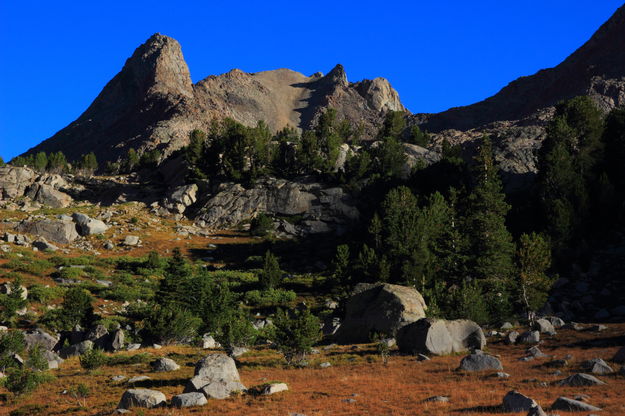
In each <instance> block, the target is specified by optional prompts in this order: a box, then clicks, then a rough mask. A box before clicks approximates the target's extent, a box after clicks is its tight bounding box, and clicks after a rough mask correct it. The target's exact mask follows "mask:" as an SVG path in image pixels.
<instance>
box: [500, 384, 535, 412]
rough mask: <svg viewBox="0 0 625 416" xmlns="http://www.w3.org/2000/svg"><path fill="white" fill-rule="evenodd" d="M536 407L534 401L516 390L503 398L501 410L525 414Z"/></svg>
mask: <svg viewBox="0 0 625 416" xmlns="http://www.w3.org/2000/svg"><path fill="white" fill-rule="evenodd" d="M537 405H538V404H537V403H536V401H534V400H532V399H530V398H529V397H527V396H525V395H524V394H521V393H519V392H518V391H516V390H512V391H509V392H508V393H507V394H506V395H505V396H504V398H503V408H504V410H505V411H506V412H514V413H517V412H527V411H529V410H530V409H531V408H532V407H534V406H537Z"/></svg>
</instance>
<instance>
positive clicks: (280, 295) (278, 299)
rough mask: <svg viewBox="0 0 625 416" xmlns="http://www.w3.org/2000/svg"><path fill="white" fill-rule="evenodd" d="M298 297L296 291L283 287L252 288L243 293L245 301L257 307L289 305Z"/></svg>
mask: <svg viewBox="0 0 625 416" xmlns="http://www.w3.org/2000/svg"><path fill="white" fill-rule="evenodd" d="M296 298H297V295H296V294H295V292H293V291H292V290H283V289H269V290H250V291H249V292H246V293H245V294H244V295H243V301H244V302H245V304H246V305H250V306H253V307H257V308H265V307H270V306H287V305H288V304H290V303H292V302H293V301H294V300H295V299H296Z"/></svg>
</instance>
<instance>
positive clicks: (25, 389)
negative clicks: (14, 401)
mask: <svg viewBox="0 0 625 416" xmlns="http://www.w3.org/2000/svg"><path fill="white" fill-rule="evenodd" d="M53 379H54V377H52V376H51V375H50V374H48V373H46V372H39V371H33V370H31V369H30V368H11V369H9V370H8V371H7V378H6V380H5V381H4V387H5V388H6V389H7V390H8V391H10V392H11V393H13V394H15V395H16V396H21V395H23V394H26V393H30V392H31V391H33V390H35V389H36V388H37V386H39V385H40V384H42V383H45V382H48V381H51V380H53Z"/></svg>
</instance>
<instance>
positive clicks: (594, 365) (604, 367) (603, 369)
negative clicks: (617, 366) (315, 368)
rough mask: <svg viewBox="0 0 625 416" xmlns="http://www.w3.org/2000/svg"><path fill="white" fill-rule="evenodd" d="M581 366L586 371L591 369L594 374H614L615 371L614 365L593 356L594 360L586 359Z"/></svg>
mask: <svg viewBox="0 0 625 416" xmlns="http://www.w3.org/2000/svg"><path fill="white" fill-rule="evenodd" d="M580 367H581V368H582V369H583V370H584V371H589V372H591V373H593V374H600V375H605V374H612V373H613V372H614V370H613V369H612V367H610V366H609V365H608V363H606V362H605V361H603V360H602V359H601V358H593V359H592V360H587V361H584V362H583V363H582V364H581V365H580Z"/></svg>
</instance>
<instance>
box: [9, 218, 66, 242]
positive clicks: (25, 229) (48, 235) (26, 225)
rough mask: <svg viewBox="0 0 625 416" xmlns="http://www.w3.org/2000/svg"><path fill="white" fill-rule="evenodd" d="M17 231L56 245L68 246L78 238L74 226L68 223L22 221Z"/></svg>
mask: <svg viewBox="0 0 625 416" xmlns="http://www.w3.org/2000/svg"><path fill="white" fill-rule="evenodd" d="M17 230H18V231H19V232H22V233H28V234H32V235H37V236H39V237H43V238H45V239H46V240H49V241H52V242H55V243H58V244H69V243H71V242H72V241H74V240H76V239H77V238H78V233H77V232H76V226H75V224H74V223H73V222H70V221H58V220H36V221H31V220H24V221H22V222H21V223H20V224H19V225H18V226H17Z"/></svg>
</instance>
